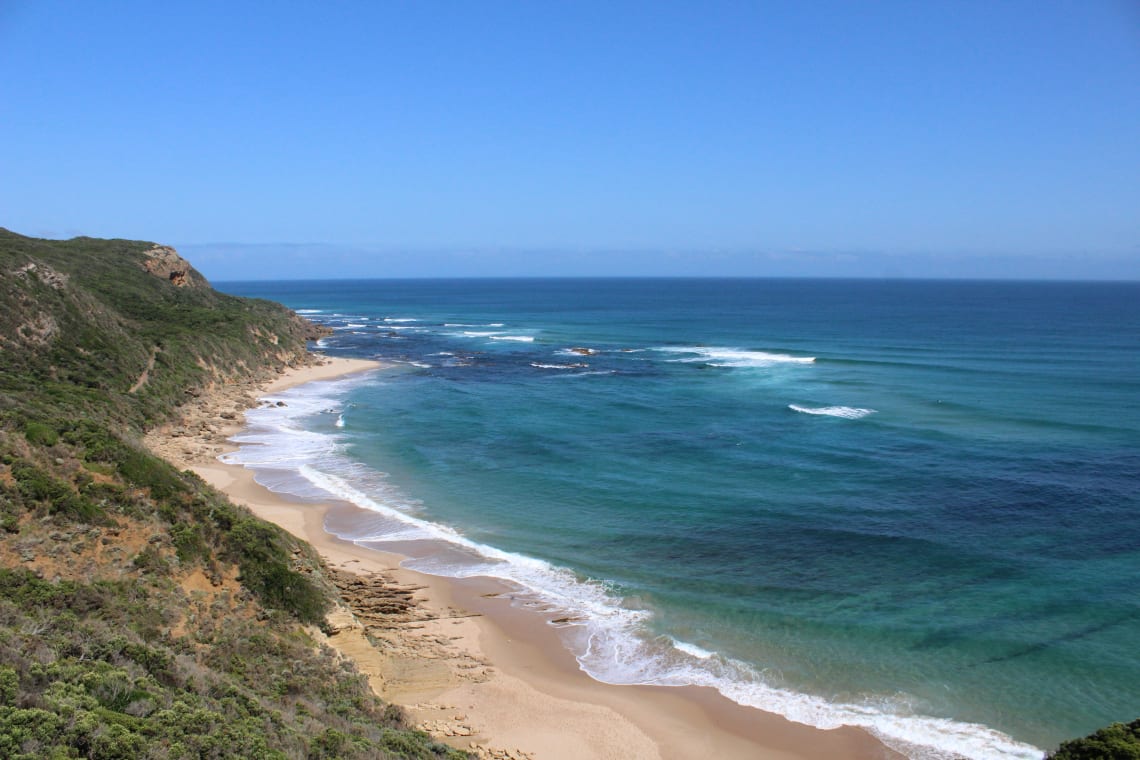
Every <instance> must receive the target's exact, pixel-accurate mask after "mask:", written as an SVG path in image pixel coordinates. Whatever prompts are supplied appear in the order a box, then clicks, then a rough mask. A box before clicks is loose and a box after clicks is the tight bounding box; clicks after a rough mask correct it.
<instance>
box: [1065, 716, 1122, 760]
mask: <svg viewBox="0 0 1140 760" xmlns="http://www.w3.org/2000/svg"><path fill="white" fill-rule="evenodd" d="M1048 757H1049V758H1050V760H1140V718H1137V719H1136V720H1134V721H1132V722H1131V723H1129V724H1127V725H1125V724H1123V723H1113V724H1112V725H1110V726H1105V727H1104V728H1102V729H1100V730H1098V731H1095V732H1094V733H1092V734H1089V735H1088V736H1086V737H1084V738H1083V739H1073V740H1071V741H1067V742H1062V743H1061V746H1060V748H1058V749H1057V751H1056V752H1054V753H1052V754H1050V755H1048Z"/></svg>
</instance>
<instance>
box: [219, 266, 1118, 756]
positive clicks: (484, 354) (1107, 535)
mask: <svg viewBox="0 0 1140 760" xmlns="http://www.w3.org/2000/svg"><path fill="white" fill-rule="evenodd" d="M219 287H220V289H222V290H224V291H226V292H230V293H234V294H238V295H245V296H256V297H262V298H269V299H272V300H276V301H280V302H282V303H284V304H286V305H288V306H289V307H291V308H294V309H296V310H297V311H298V312H300V313H302V314H303V315H305V316H307V317H308V318H310V319H312V320H313V321H315V322H318V323H321V324H324V325H327V326H328V327H330V328H332V329H333V331H334V334H333V335H332V336H330V337H328V338H324V339H322V340H321V341H320V342H319V344H318V349H319V350H322V351H324V352H326V353H328V354H329V355H331V356H349V357H363V358H376V359H381V360H384V361H385V362H387V363H388V364H389V365H390V366H389V368H387V369H383V370H379V371H375V372H369V373H366V374H363V375H360V376H355V377H349V378H347V379H343V380H339V381H333V382H324V383H314V384H311V385H308V386H302V387H300V388H296V389H293V390H290V391H286V392H283V393H281V394H278V395H276V396H274V398H275V399H280V400H283V401H285V403H286V406H283V407H278V406H273V407H271V408H262V409H258V410H254V411H251V412H250V414H249V415H248V420H249V426H248V428H247V429H246V430H245V431H244V432H243V433H242V434H241V435H240V436H239V437H238V439H237V440H238V441H239V442H240V443H241V444H242V447H241V449H240V450H239V451H238V452H236V453H234V454H231V455H229V457H228V458H229V460H230V461H234V462H239V463H243V464H245V465H246V466H248V467H252V468H254V469H255V470H256V471H257V478H258V480H259V481H260V482H262V483H264V484H266V485H267V486H269V487H270V488H272V489H274V490H276V491H280V492H285V493H289V494H292V495H294V496H295V497H297V498H301V499H313V500H320V499H324V500H327V499H329V498H330V497H332V498H336V499H339V500H343V501H348V502H351V503H353V504H355V505H357V506H359V507H362V508H363V509H364V510H365V512H364V513H357V512H354V513H353V514H354V515H355V516H353V517H351V518H350V517H346V516H345V513H335V512H334V513H333V517H331V518H330V521H329V524H328V525H327V528H328V529H329V530H330V532H334V533H336V534H338V535H341V536H343V537H345V538H349V539H352V540H356V541H358V542H360V543H362V544H365V545H372V546H375V547H377V548H386V547H387V548H392V547H398V548H399V550H400V552H401V553H404V554H408V555H410V556H411V557H412V558H411V559H410V560H408V562H407V565H408V566H409V567H412V568H415V569H419V570H423V571H425V572H430V573H437V574H442V575H449V576H454V577H464V576H470V575H489V576H494V577H498V578H502V579H505V580H508V581H510V582H512V583H513V584H516V585H517V586H518V587H519V588H521V589H523V590H524V593H523V594H521V595H520V599H522V600H523V601H521V602H520V603H528V604H530V605H532V606H534V607H536V609H540V610H542V614H545V615H547V617H548V619H550V620H552V621H555V620H557V621H559V622H557V623H552V625H557V626H558V627H559V629H560V633H561V635H562V636H563V639H564V641H565V642H566V646H567V647H569V648H570V649H571V650H572V651H573V653H574V654H575V655H576V657H577V658H578V661H579V663H580V664H581V667H582V669H583V670H585V671H586V672H588V673H589V674H590V675H592V676H593V677H594V678H596V679H598V680H601V681H605V682H609V683H615V684H632V683H637V684H646V683H650V684H663V685H671V684H702V685H709V686H713V687H715V688H717V689H719V690H720V691H721V692H722V693H723V694H725V695H726V696H728V697H729V698H731V699H733V700H735V701H736V702H739V703H741V704H744V705H751V706H755V707H759V708H762V709H765V710H769V711H772V712H777V713H781V714H783V715H786V716H788V717H789V718H791V719H793V720H796V721H800V722H803V723H808V724H811V725H815V726H820V727H824V728H826V727H834V726H838V725H841V724H852V725H857V726H862V727H865V728H866V729H867V730H869V731H871V732H872V733H873V734H875V735H876V736H878V737H879V738H881V739H882V740H883V741H884V742H886V743H887V744H888V745H890V746H892V747H895V748H897V749H900V750H901V751H903V752H904V753H905V754H908V755H909V756H911V757H916V758H944V757H956V756H961V757H969V758H1004V757H1013V758H1030V757H1039V756H1040V754H1041V751H1042V750H1043V749H1050V748H1054V747H1056V745H1057V744H1058V743H1059V742H1060V741H1061V740H1063V739H1066V738H1072V737H1075V736H1078V735H1083V734H1086V733H1088V732H1090V731H1092V730H1094V729H1096V728H1098V727H1100V726H1102V725H1104V724H1106V723H1109V722H1113V721H1127V720H1131V719H1133V718H1135V717H1137V716H1138V715H1140V495H1138V492H1140V283H1052V282H1032V283H1031V282H966V281H942V282H939V281H904V280H898V281H872V280H851V281H838V280H713V279H599V280H590V279H564V280H377V281H352V282H344V281H336V282H334V281H311V282H257V283H252V282H248V283H225V284H222V285H220V286H219ZM338 514H340V516H339V517H337V515H338ZM361 514H364V515H365V517H361V516H360V515H361Z"/></svg>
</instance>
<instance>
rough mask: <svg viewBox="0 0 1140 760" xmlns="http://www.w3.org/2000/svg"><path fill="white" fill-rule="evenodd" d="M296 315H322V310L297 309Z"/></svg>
mask: <svg viewBox="0 0 1140 760" xmlns="http://www.w3.org/2000/svg"><path fill="white" fill-rule="evenodd" d="M296 311H297V313H298V314H324V312H325V310H324V309H297V310H296Z"/></svg>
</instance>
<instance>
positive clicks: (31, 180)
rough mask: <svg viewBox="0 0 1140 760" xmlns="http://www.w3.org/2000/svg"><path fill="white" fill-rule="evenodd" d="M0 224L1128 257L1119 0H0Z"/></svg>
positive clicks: (542, 264)
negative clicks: (161, 0) (555, 0)
mask: <svg viewBox="0 0 1140 760" xmlns="http://www.w3.org/2000/svg"><path fill="white" fill-rule="evenodd" d="M0 72H2V75H0V226H4V227H8V228H10V229H13V230H15V231H17V232H21V233H23V234H29V235H37V236H46V237H70V236H73V235H77V234H86V235H93V236H100V237H129V238H141V239H148V240H156V241H160V242H164V243H169V244H173V245H175V246H178V247H179V248H180V249H181V250H183V252H184V253H186V254H188V255H189V256H190V257H191V259H192V260H193V261H194V262H195V263H196V264H198V266H199V268H201V269H202V270H203V271H204V272H205V273H206V274H207V276H210V277H212V278H213V279H221V280H224V279H238V278H247V277H271V276H283V277H303V276H316V275H320V274H324V275H328V276H336V275H353V276H357V275H374V276H383V275H396V276H406V275H466V274H527V275H534V274H601V275H605V274H660V275H669V274H701V273H708V274H742V275H767V274H808V275H811V274H818V275H835V274H841V275H842V274H866V275H882V274H887V275H890V274H896V275H908V276H928V275H933V276H941V275H951V276H970V275H976V276H1025V277H1040V276H1045V277H1052V276H1095V277H1108V278H1116V277H1128V278H1140V3H1138V2H1136V0H1079V1H1074V2H1053V1H1050V0H1032V1H1030V2H1015V1H1011V2H1000V1H997V0H984V1H983V0H977V1H975V0H955V1H954V2H936V1H934V0H931V1H923V0H907V1H905V2H889V1H884V2H855V1H853V2H831V1H828V2H824V1H823V0H819V1H818V2H810V1H808V0H804V1H801V2H760V1H756V2H689V3H671V2H645V3H632V2H597V3H589V2H569V3H548V2H498V1H495V0H487V1H485V2H484V1H480V2H465V3H460V2H446V3H435V2H328V3H316V2H313V3H299V2H265V3H257V2H226V3H211V2H170V3H156V2H146V3H143V2H138V3H129V2H127V3H124V2H79V1H78V0H76V1H75V2H52V1H51V0H26V1H24V0H0Z"/></svg>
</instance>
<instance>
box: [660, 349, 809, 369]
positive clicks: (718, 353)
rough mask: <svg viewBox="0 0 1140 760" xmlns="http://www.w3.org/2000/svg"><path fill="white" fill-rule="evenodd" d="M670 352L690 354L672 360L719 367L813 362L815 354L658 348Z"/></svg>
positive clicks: (769, 365) (767, 365) (768, 365)
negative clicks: (794, 354) (800, 354)
mask: <svg viewBox="0 0 1140 760" xmlns="http://www.w3.org/2000/svg"><path fill="white" fill-rule="evenodd" d="M657 350H658V351H665V352H668V353H676V354H688V355H687V356H682V357H680V358H678V359H673V360H672V361H678V362H704V363H706V364H712V365H714V366H718V367H771V366H774V365H777V364H811V363H812V362H814V361H815V357H814V356H792V355H790V354H774V353H770V352H768V351H748V350H745V349H741V348H715V347H704V346H668V347H665V348H658V349H657Z"/></svg>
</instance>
